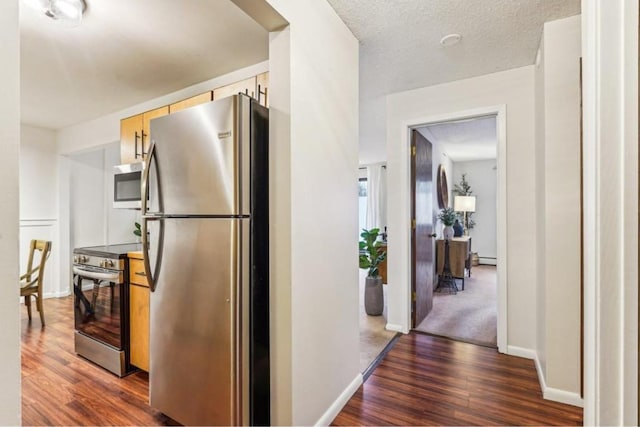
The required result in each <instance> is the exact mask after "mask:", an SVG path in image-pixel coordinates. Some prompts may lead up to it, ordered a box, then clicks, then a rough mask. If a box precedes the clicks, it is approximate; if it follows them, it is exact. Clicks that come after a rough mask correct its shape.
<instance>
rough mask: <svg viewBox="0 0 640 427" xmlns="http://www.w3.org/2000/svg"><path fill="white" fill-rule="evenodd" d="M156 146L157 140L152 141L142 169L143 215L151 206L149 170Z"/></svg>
mask: <svg viewBox="0 0 640 427" xmlns="http://www.w3.org/2000/svg"><path fill="white" fill-rule="evenodd" d="M155 148H156V144H155V142H154V141H151V144H150V145H149V151H148V152H147V158H146V159H145V161H144V170H143V171H142V183H141V185H142V189H141V191H140V193H141V194H140V196H141V197H142V204H141V208H142V215H145V214H146V213H147V209H148V208H149V207H148V202H149V171H150V170H151V159H152V158H153V153H154V152H155Z"/></svg>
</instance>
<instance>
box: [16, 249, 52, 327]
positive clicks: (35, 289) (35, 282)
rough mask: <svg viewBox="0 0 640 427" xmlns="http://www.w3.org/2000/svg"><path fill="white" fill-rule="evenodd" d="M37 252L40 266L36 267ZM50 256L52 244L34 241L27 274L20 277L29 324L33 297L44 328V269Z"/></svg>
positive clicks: (21, 294) (21, 293)
mask: <svg viewBox="0 0 640 427" xmlns="http://www.w3.org/2000/svg"><path fill="white" fill-rule="evenodd" d="M36 251H39V252H40V264H39V265H38V266H36V267H34V266H33V262H34V255H35V253H36ZM50 254H51V242H49V241H46V240H32V241H31V244H30V245H29V261H28V262H27V272H26V273H25V274H23V275H22V276H20V296H21V297H24V305H26V306H27V314H28V315H29V322H31V296H33V297H34V298H35V300H36V307H37V309H38V311H39V312H40V321H41V323H42V326H44V308H43V306H42V287H43V282H44V267H45V264H46V262H47V259H48V258H49V255H50ZM36 273H37V274H36ZM34 276H35V278H34Z"/></svg>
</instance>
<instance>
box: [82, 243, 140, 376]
mask: <svg viewBox="0 0 640 427" xmlns="http://www.w3.org/2000/svg"><path fill="white" fill-rule="evenodd" d="M126 270H127V263H126V258H124V257H122V256H121V255H120V254H109V253H101V252H99V251H97V250H96V251H92V250H91V248H81V249H76V250H75V251H74V256H73V292H74V326H75V351H76V353H78V354H79V355H81V356H83V357H84V358H86V359H89V360H91V361H92V362H94V363H96V364H98V365H100V366H102V367H103V368H105V369H108V370H109V371H111V372H113V373H114V374H116V375H118V376H121V377H122V376H124V375H126V374H127V373H128V372H130V371H131V366H130V365H129V356H128V347H129V322H128V317H129V302H128V289H127V281H126V277H127V271H126Z"/></svg>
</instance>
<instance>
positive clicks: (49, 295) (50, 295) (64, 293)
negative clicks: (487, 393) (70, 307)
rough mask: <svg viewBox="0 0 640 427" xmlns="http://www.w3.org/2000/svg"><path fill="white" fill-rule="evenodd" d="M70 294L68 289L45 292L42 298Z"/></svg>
mask: <svg viewBox="0 0 640 427" xmlns="http://www.w3.org/2000/svg"><path fill="white" fill-rule="evenodd" d="M69 295H71V292H69V291H60V292H47V293H45V294H44V295H43V297H44V299H47V298H63V297H68V296H69Z"/></svg>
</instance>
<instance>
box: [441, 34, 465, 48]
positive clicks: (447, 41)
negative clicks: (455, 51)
mask: <svg viewBox="0 0 640 427" xmlns="http://www.w3.org/2000/svg"><path fill="white" fill-rule="evenodd" d="M460 40H462V36H461V35H460V34H447V35H446V36H444V37H443V38H441V39H440V44H441V45H442V46H444V47H447V46H453V45H454V44H458V43H460Z"/></svg>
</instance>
